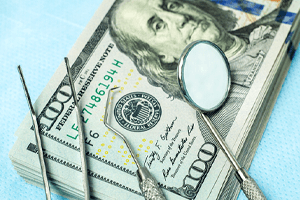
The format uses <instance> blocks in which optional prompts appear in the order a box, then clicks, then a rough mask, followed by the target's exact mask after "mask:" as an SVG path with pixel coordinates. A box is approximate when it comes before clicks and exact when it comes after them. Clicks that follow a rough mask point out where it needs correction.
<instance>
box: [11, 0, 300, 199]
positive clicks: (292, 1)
mask: <svg viewBox="0 0 300 200" xmlns="http://www.w3.org/2000/svg"><path fill="white" fill-rule="evenodd" d="M299 7H300V1H298V0H286V1H285V0H281V1H280V0H278V1H264V0H253V1H230V0H228V1H217V0H211V1H209V0H165V1H163V0H152V1H147V0H122V1H111V0H104V1H103V3H102V5H101V6H100V8H99V9H98V10H97V12H96V13H95V15H94V16H93V18H92V19H91V21H90V22H89V24H88V25H87V27H86V28H85V30H84V31H83V33H82V34H81V35H80V37H79V39H78V40H77V42H76V43H75V44H74V46H73V48H72V49H71V50H70V52H69V54H68V58H69V60H70V65H71V72H72V76H73V79H74V80H75V89H76V92H77V98H78V100H79V104H80V105H79V106H80V112H81V118H82V123H83V126H84V133H85V137H86V138H85V142H86V157H87V161H88V169H89V170H88V177H89V183H90V188H91V196H92V198H95V199H118V200H121V199H143V196H142V194H141V191H140V189H139V186H138V182H137V177H136V170H137V168H136V165H135V163H134V160H133V159H132V156H131V155H130V153H129V151H128V149H127V147H126V145H125V143H124V142H123V141H122V139H121V138H120V137H118V136H117V135H116V134H115V133H114V132H112V131H111V130H109V129H107V128H106V126H105V125H104V123H103V118H104V111H105V104H106V100H107V95H108V91H109V89H110V88H112V87H115V86H119V87H120V89H119V90H117V91H116V92H114V93H113V98H111V99H109V100H110V109H109V113H110V117H109V120H108V121H109V123H110V125H111V126H113V127H114V128H115V129H117V130H118V131H120V132H121V133H123V134H124V135H125V136H126V137H127V139H128V140H129V141H130V144H131V146H132V148H133V150H134V152H135V153H136V155H137V157H138V160H139V161H140V163H142V164H143V165H144V166H145V167H147V168H148V169H149V171H150V173H151V174H152V175H153V176H154V177H155V178H156V179H157V180H158V182H159V185H160V187H161V188H162V190H163V192H164V194H165V195H166V198H167V199H176V200H177V199H199V200H200V199H201V200H204V199H236V198H237V195H238V193H239V191H240V188H239V184H238V183H237V180H236V178H235V177H234V173H233V172H232V169H231V167H230V164H229V162H228V161H227V159H226V157H225V156H224V154H223V153H222V151H220V149H219V147H218V145H217V144H216V142H215V141H214V139H213V138H212V137H211V136H210V133H209V131H208V129H207V128H206V125H205V124H204V123H203V121H201V118H200V117H199V114H198V113H197V112H196V111H195V110H194V109H193V108H191V107H190V106H189V105H188V104H187V103H185V102H184V101H183V100H182V98H181V96H180V95H179V93H178V87H177V85H176V81H177V80H176V70H177V60H178V58H179V56H180V54H181V52H182V51H183V48H184V47H185V46H186V45H187V44H188V43H190V42H192V41H195V40H209V41H212V42H214V43H216V44H217V45H218V46H219V47H220V48H221V49H222V50H223V51H224V52H225V55H226V56H227V58H228V60H229V63H230V71H231V79H232V84H231V89H230V93H229V96H228V99H227V100H226V102H225V103H224V105H223V106H222V107H221V108H220V109H218V110H217V111H215V112H213V113H209V114H208V116H209V117H210V119H211V120H212V122H213V123H214V124H215V126H216V128H217V129H218V130H219V132H220V133H221V135H222V137H224V139H225V141H226V143H227V144H228V145H229V147H230V149H231V150H232V152H233V153H234V154H235V155H236V157H237V158H238V161H239V162H240V164H241V165H242V166H244V167H245V168H246V169H248V168H249V166H250V164H251V161H252V159H253V157H254V154H255V151H256V148H257V146H258V143H259V141H260V139H261V136H262V134H263V131H264V128H265V126H266V123H267V121H268V118H269V116H270V113H271V110H272V108H273V106H274V103H275V101H276V97H277V95H278V93H279V91H280V88H281V85H282V83H283V80H284V78H285V76H286V73H287V71H288V68H289V65H290V63H291V59H292V57H293V54H294V52H295V49H296V47H297V44H298V43H299V37H300V34H299V31H300V29H299V23H300V19H299V16H298V15H297V13H298V11H299ZM66 74H67V72H66V67H65V64H64V62H62V64H61V65H60V66H59V67H58V69H57V71H56V72H55V74H54V75H53V77H52V78H51V80H50V81H49V83H48V84H47V86H46V87H45V89H44V90H43V92H42V93H41V95H40V96H39V98H38V100H37V101H36V102H35V108H36V113H37V115H38V122H39V127H40V135H41V138H42V143H43V149H44V158H45V162H46V167H47V174H48V177H49V179H50V182H51V191H52V192H54V193H57V194H59V195H62V196H65V197H67V198H70V199H83V198H84V193H83V186H82V175H81V164H80V163H81V162H80V153H79V152H80V149H79V142H78V124H77V121H76V112H75V110H74V108H75V106H74V102H73V101H72V98H71V89H70V85H69V81H68V77H67V75H66ZM15 134H16V136H17V137H18V140H17V141H16V142H15V144H14V146H13V148H12V149H11V151H10V154H9V156H10V159H11V161H12V163H13V165H14V167H15V169H16V170H17V172H18V174H19V175H20V176H22V177H23V178H24V179H25V180H26V181H27V182H28V183H30V184H33V185H36V186H39V187H43V182H42V176H41V172H40V164H39V159H38V154H37V147H36V141H35V136H34V132H33V129H32V121H31V117H30V115H29V113H28V115H27V116H26V117H25V119H24V121H23V122H22V124H21V125H20V127H19V128H18V130H17V132H16V133H15Z"/></svg>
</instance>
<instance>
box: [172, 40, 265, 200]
mask: <svg viewBox="0 0 300 200" xmlns="http://www.w3.org/2000/svg"><path fill="white" fill-rule="evenodd" d="M177 70H178V71H177V79H178V84H179V87H180V91H181V94H182V96H183V98H184V100H185V101H186V102H187V103H188V104H189V105H191V106H192V107H193V108H194V109H196V110H197V111H200V117H201V118H202V120H203V121H204V122H205V123H206V125H207V127H208V128H209V130H210V132H211V133H212V136H213V137H214V139H215V141H216V142H217V143H218V144H219V147H220V149H221V150H222V151H223V153H224V154H225V156H226V157H227V158H228V160H229V161H230V163H231V166H232V167H233V168H234V170H235V172H236V173H235V175H236V177H237V179H238V181H239V182H240V184H241V188H242V190H243V191H244V194H245V195H246V196H247V197H248V199H250V200H265V199H266V197H265V196H264V194H263V193H262V191H261V190H260V188H259V187H258V185H257V184H256V182H255V181H254V180H253V179H252V178H251V177H250V176H249V174H248V173H247V171H246V170H245V169H244V168H242V167H241V166H240V164H239V163H238V162H237V160H236V158H235V156H234V155H233V153H232V152H231V151H230V149H229V147H228V146H227V144H226V143H225V141H224V140H223V138H222V137H221V136H220V134H219V132H218V130H217V129H216V128H215V126H214V125H213V123H212V122H211V120H210V119H209V118H208V117H207V116H206V115H205V113H206V112H211V111H214V110H216V109H218V108H219V107H220V106H221V105H222V104H223V103H224V102H225V100H226V98H227V96H228V92H229V89H230V67H229V63H228V61H227V58H226V56H225V54H224V53H223V52H222V50H221V49H220V48H219V47H218V46H217V45H215V44H213V43H211V42H209V41H195V42H193V43H191V44H189V45H188V46H187V47H186V48H185V50H184V51H183V53H182V55H181V58H180V60H179V66H178V68H177Z"/></svg>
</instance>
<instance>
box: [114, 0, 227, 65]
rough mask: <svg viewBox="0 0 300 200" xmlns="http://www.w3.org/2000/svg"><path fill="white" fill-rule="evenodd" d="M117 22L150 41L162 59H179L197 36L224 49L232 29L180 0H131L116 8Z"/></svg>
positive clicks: (132, 33)
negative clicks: (226, 27)
mask: <svg viewBox="0 0 300 200" xmlns="http://www.w3.org/2000/svg"><path fill="white" fill-rule="evenodd" d="M115 23H116V26H117V27H118V28H119V29H120V30H121V31H123V32H125V33H128V34H130V35H133V36H136V37H137V38H139V39H140V40H142V41H143V42H145V43H148V44H149V45H150V46H151V47H152V48H153V49H154V50H155V51H156V52H157V53H158V54H159V55H161V57H162V61H164V62H166V63H169V62H174V60H176V59H179V57H180V55H181V53H182V51H183V50H184V48H185V47H186V46H187V45H188V44H190V43H191V42H193V41H196V40H208V41H211V42H213V43H215V44H217V45H218V46H219V47H220V48H221V49H222V50H223V51H224V50H225V49H226V48H227V46H228V44H226V40H228V37H229V35H228V33H227V32H226V31H225V30H224V29H223V28H222V27H221V26H220V25H219V23H218V22H217V21H216V20H215V19H214V18H213V17H212V16H211V15H209V14H208V13H206V12H204V11H202V10H201V9H199V8H198V7H196V6H194V5H191V4H188V3H182V2H179V1H174V0H172V1H168V2H166V1H163V0H130V1H125V2H123V3H122V4H121V5H120V7H119V8H118V9H117V11H116V15H115Z"/></svg>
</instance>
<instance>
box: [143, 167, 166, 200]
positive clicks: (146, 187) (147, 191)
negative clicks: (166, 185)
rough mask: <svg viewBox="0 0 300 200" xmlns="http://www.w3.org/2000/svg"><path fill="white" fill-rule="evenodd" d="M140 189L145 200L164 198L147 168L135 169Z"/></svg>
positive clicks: (161, 199) (160, 199)
mask: <svg viewBox="0 0 300 200" xmlns="http://www.w3.org/2000/svg"><path fill="white" fill-rule="evenodd" d="M137 174H138V180H139V186H140V189H141V191H142V193H143V195H144V197H145V199H146V200H166V198H165V196H164V194H163V192H162V190H161V189H160V188H159V185H158V183H157V181H156V180H155V179H154V178H153V177H152V176H151V174H150V173H149V171H148V170H147V168H145V167H141V168H140V169H138V170H137Z"/></svg>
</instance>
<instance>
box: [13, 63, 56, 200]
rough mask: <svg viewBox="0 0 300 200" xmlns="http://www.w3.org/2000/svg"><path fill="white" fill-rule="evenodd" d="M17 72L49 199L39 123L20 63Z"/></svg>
mask: <svg viewBox="0 0 300 200" xmlns="http://www.w3.org/2000/svg"><path fill="white" fill-rule="evenodd" d="M18 72H19V74H20V79H21V82H22V85H23V89H24V93H25V97H26V99H27V103H28V107H29V110H30V113H31V119H32V122H33V129H34V132H35V139H36V143H37V146H38V155H39V161H40V165H41V170H42V177H43V182H44V187H45V193H46V199H47V200H51V193H50V186H49V182H48V178H47V169H46V165H45V160H44V154H43V149H42V141H41V137H40V133H39V125H38V123H37V118H36V114H35V111H34V109H33V106H32V103H31V99H30V96H29V92H28V90H27V86H26V83H25V79H24V76H23V72H22V69H21V66H20V65H19V66H18Z"/></svg>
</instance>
